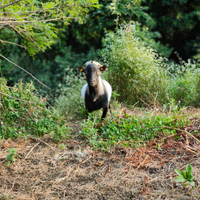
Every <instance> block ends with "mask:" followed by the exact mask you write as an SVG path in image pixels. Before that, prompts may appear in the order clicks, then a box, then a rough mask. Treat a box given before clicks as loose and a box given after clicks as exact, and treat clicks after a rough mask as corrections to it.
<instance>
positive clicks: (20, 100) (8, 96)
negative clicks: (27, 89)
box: [0, 92, 34, 104]
mask: <svg viewBox="0 0 200 200" xmlns="http://www.w3.org/2000/svg"><path fill="white" fill-rule="evenodd" d="M0 94H2V95H4V96H7V97H9V98H11V99H16V100H18V101H22V102H25V103H32V104H34V102H31V101H25V100H22V99H18V98H15V97H12V96H10V95H8V94H5V93H3V92H0Z"/></svg>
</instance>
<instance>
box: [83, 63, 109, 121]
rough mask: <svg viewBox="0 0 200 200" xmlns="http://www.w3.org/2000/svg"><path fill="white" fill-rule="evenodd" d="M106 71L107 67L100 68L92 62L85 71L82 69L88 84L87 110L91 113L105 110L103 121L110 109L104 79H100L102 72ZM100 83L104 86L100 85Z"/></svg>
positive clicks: (86, 94) (86, 95)
mask: <svg viewBox="0 0 200 200" xmlns="http://www.w3.org/2000/svg"><path fill="white" fill-rule="evenodd" d="M104 70H106V66H103V67H101V68H99V67H98V66H97V65H96V64H94V63H92V62H91V63H90V64H89V65H87V66H86V68H85V69H83V68H82V71H83V72H84V73H85V75H86V78H87V83H88V88H87V89H86V92H85V99H84V100H85V106H86V109H87V111H88V112H89V113H90V112H93V111H95V110H99V109H101V108H103V114H102V117H101V119H103V118H105V117H106V114H107V112H108V109H109V108H110V102H109V101H108V94H107V91H106V86H105V85H104V82H103V79H101V77H99V76H100V74H101V72H102V71H104ZM100 81H101V83H102V85H100V84H101V83H100ZM100 90H101V91H100ZM110 112H111V109H110ZM111 114H112V112H111Z"/></svg>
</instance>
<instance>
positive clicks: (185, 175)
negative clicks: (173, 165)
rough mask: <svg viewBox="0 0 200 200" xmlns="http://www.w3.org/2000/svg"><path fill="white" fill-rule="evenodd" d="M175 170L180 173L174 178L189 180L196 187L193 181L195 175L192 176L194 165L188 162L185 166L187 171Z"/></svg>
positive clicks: (176, 179) (181, 180) (182, 180)
mask: <svg viewBox="0 0 200 200" xmlns="http://www.w3.org/2000/svg"><path fill="white" fill-rule="evenodd" d="M175 172H176V173H177V174H178V175H179V176H177V177H176V178H175V179H174V180H175V181H178V182H188V183H190V184H191V185H192V186H193V187H195V183H194V181H193V179H194V177H193V176H192V167H191V165H190V164H187V166H186V168H185V172H183V171H182V170H180V169H175Z"/></svg>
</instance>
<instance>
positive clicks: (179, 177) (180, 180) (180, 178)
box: [174, 176, 186, 182]
mask: <svg viewBox="0 0 200 200" xmlns="http://www.w3.org/2000/svg"><path fill="white" fill-rule="evenodd" d="M174 180H175V181H178V182H185V181H186V179H185V178H184V177H183V176H177V177H176V178H175V179H174Z"/></svg>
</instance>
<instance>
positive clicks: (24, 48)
mask: <svg viewBox="0 0 200 200" xmlns="http://www.w3.org/2000/svg"><path fill="white" fill-rule="evenodd" d="M0 42H2V43H8V44H13V45H16V46H19V47H22V48H24V49H27V48H26V47H25V46H22V45H20V44H17V43H13V42H8V41H4V40H0Z"/></svg>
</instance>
